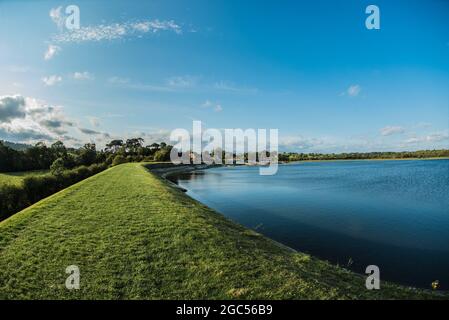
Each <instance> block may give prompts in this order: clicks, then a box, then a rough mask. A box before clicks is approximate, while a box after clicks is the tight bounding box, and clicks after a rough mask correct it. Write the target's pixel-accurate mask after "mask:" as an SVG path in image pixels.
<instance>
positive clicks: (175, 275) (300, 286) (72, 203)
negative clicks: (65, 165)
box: [0, 164, 441, 299]
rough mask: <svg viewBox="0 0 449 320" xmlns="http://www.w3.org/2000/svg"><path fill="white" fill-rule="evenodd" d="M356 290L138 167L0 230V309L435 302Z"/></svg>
mask: <svg viewBox="0 0 449 320" xmlns="http://www.w3.org/2000/svg"><path fill="white" fill-rule="evenodd" d="M69 265H77V266H78V267H79V268H80V272H81V288H80V290H68V289H66V288H65V286H64V283H65V279H66V277H67V276H68V275H67V274H65V268H66V267H67V266H69ZM364 282H365V280H364V278H363V277H362V276H359V275H356V274H354V273H351V272H348V271H345V270H343V269H341V268H338V267H336V266H332V265H329V264H328V263H326V262H323V261H320V260H317V259H315V258H313V257H310V256H308V255H304V254H301V253H296V252H294V251H292V250H289V249H287V248H284V247H281V246H279V245H277V244H276V243H274V242H273V241H271V240H269V239H267V238H265V237H263V236H261V235H259V234H257V233H255V232H253V231H250V230H248V229H246V228H243V227H241V226H239V225H237V224H235V223H233V222H230V221H229V220H227V219H225V218H224V217H223V216H221V215H220V214H218V213H216V212H214V211H213V210H211V209H208V208H207V207H205V206H203V205H202V204H200V203H198V202H196V201H194V200H193V199H191V198H189V197H187V196H186V195H185V194H183V193H182V192H181V191H179V190H177V189H176V188H174V187H172V186H169V185H168V184H167V183H166V182H165V181H163V180H162V179H161V178H159V177H158V176H156V175H154V174H153V173H149V172H148V171H147V170H146V169H145V168H144V167H143V166H142V165H141V164H124V165H120V166H117V167H113V168H111V169H108V170H106V171H104V172H102V173H100V174H97V175H95V176H93V177H90V178H88V179H86V180H84V181H82V182H80V183H77V184H75V185H73V186H71V187H69V188H67V189H65V190H63V191H61V192H59V193H56V194H54V195H52V196H51V197H49V198H46V199H44V200H42V201H40V202H38V203H36V204H34V205H33V206H31V207H29V208H27V209H25V210H23V211H21V212H20V213H18V214H15V215H14V216H12V217H11V218H9V219H7V220H5V221H3V222H1V223H0V299H12V298H14V299H36V298H37V299H49V298H56V299H81V298H82V299H168V298H174V299H228V298H246V299H252V298H263V299H292V298H294V299H300V298H301V299H302V298H308V299H335V298H338V299H340V298H347V299H356V298H359V299H363V298H365V299H366V298H434V297H441V296H438V295H437V294H436V293H432V292H427V291H422V290H414V289H407V288H404V287H399V286H396V285H392V284H387V283H382V289H381V290H378V291H368V290H366V289H365V285H364Z"/></svg>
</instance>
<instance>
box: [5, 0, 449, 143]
mask: <svg viewBox="0 0 449 320" xmlns="http://www.w3.org/2000/svg"><path fill="white" fill-rule="evenodd" d="M71 4H75V5H77V6H78V7H79V9H80V17H81V19H80V23H81V29H79V30H77V31H70V30H67V29H65V28H64V27H62V28H61V27H58V21H63V19H64V18H65V13H64V10H65V8H66V7H67V6H68V5H71ZM369 4H375V5H377V6H378V7H379V8H380V14H381V29H380V30H368V29H366V28H365V19H366V17H367V14H366V13H365V8H366V7H367V6H368V5H369ZM59 8H60V9H59ZM448 21H449V2H448V1H443V0H430V1H410V0H409V1H355V0H354V1H351V0H348V1H264V2H263V3H262V2H261V1H229V0H223V1H210V0H209V1H167V0H164V1H145V2H144V1H141V2H137V1H136V2H132V5H131V3H130V2H129V1H70V2H66V1H1V2H0V39H1V41H0V121H1V122H0V139H8V140H11V141H21V142H35V141H38V140H42V139H43V140H48V141H54V140H55V139H62V140H63V141H64V142H65V143H66V144H68V145H80V144H82V143H84V142H89V141H93V142H96V143H97V144H98V145H99V146H103V145H104V143H105V142H107V141H109V140H111V139H112V138H117V137H121V138H129V137H132V136H143V137H144V138H145V140H146V143H148V144H150V143H151V142H153V141H155V140H162V139H163V140H167V137H168V136H169V133H170V131H171V130H173V129H175V128H186V129H189V130H191V127H192V120H201V121H202V122H203V123H204V125H205V126H206V127H208V128H243V129H246V128H256V129H257V128H267V129H269V128H277V129H279V134H280V145H281V148H282V150H290V151H298V152H343V151H382V150H417V149H424V148H447V147H448V145H449V130H448V127H449V22H448Z"/></svg>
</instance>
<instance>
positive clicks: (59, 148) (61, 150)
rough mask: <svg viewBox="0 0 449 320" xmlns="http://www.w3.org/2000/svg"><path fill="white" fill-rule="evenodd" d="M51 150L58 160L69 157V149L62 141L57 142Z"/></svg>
mask: <svg viewBox="0 0 449 320" xmlns="http://www.w3.org/2000/svg"><path fill="white" fill-rule="evenodd" d="M50 150H51V151H52V152H53V154H54V156H55V157H56V158H60V157H63V156H65V155H67V149H66V147H65V146H64V143H62V141H56V142H55V143H53V144H52V145H51V146H50Z"/></svg>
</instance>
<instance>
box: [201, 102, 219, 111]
mask: <svg viewBox="0 0 449 320" xmlns="http://www.w3.org/2000/svg"><path fill="white" fill-rule="evenodd" d="M201 106H202V107H203V108H207V109H212V110H214V111H215V112H221V111H223V107H222V106H221V104H219V103H216V102H212V101H210V100H206V101H204V103H203V104H202V105H201Z"/></svg>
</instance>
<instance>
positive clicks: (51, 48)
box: [44, 44, 61, 60]
mask: <svg viewBox="0 0 449 320" xmlns="http://www.w3.org/2000/svg"><path fill="white" fill-rule="evenodd" d="M60 51H61V47H59V46H56V45H53V44H49V45H48V48H47V51H45V54H44V59H45V60H50V59H52V58H53V57H54V56H56V55H57V54H58V53H59V52H60Z"/></svg>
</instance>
